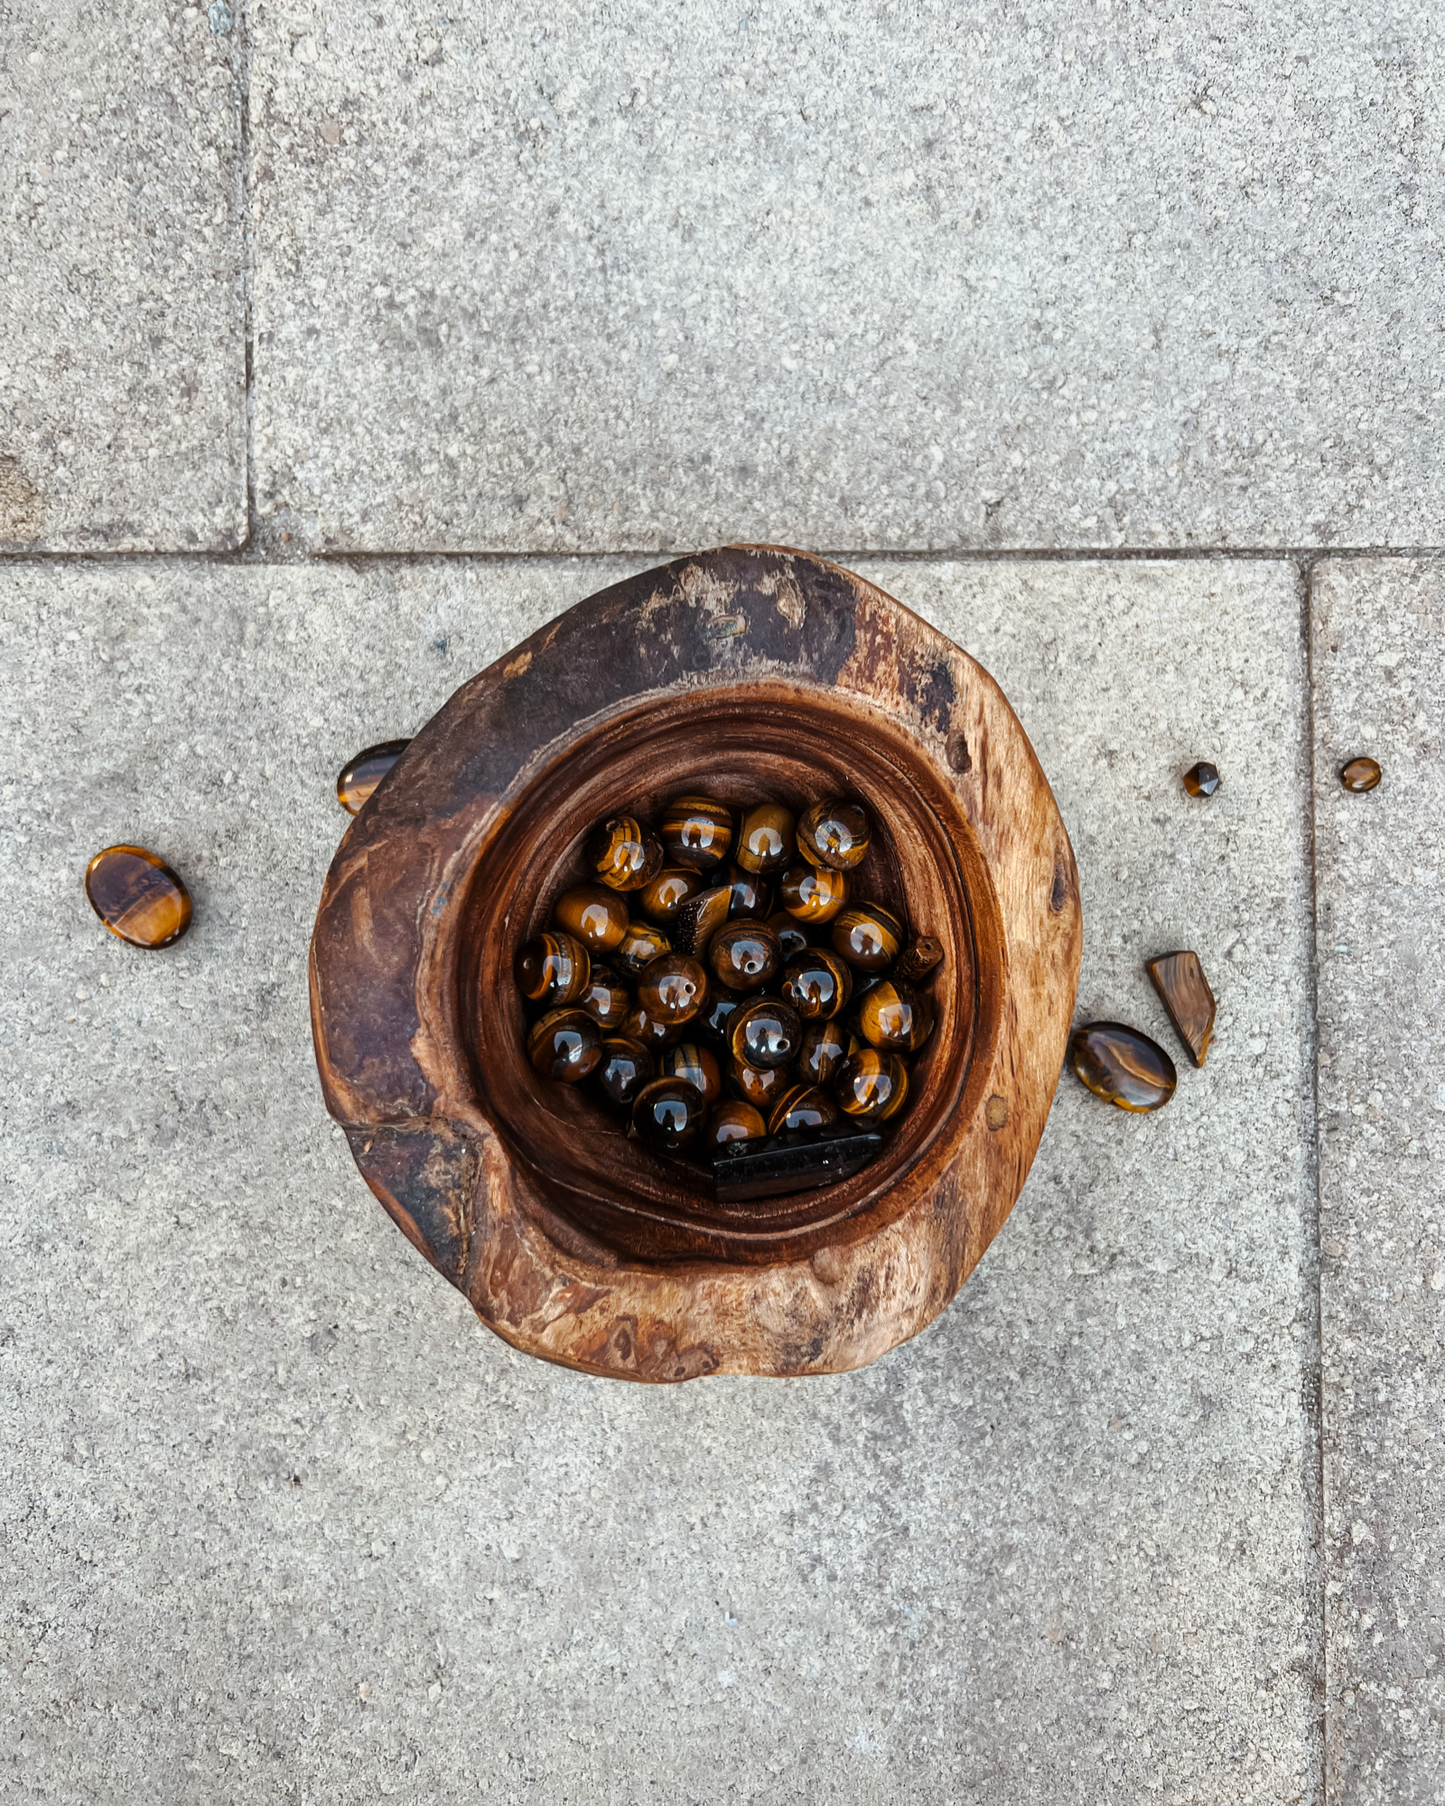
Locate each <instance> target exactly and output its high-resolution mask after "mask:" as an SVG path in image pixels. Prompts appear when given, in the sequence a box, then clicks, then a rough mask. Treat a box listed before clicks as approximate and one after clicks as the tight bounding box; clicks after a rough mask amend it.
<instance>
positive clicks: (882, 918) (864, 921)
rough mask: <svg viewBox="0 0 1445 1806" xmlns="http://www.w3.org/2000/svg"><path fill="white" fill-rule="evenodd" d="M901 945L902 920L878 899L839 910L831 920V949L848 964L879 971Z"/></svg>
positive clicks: (887, 964)
mask: <svg viewBox="0 0 1445 1806" xmlns="http://www.w3.org/2000/svg"><path fill="white" fill-rule="evenodd" d="M902 948H903V924H902V923H901V922H900V921H899V920H898V917H897V916H896V915H894V914H893V912H892V911H891V910H888V909H884V907H883V906H882V904H881V903H862V904H859V905H857V906H856V907H854V908H849V909H844V910H842V911H840V913H839V915H838V919H837V920H836V921H835V922H834V924H833V949H834V951H835V952H837V953H841V954H842V956H843V958H844V959H846V960H847V962H848V964H849V965H850V966H857V967H859V968H860V969H861V970H862V971H864V972H881V971H883V970H884V969H885V967H888V966H891V965H892V964H893V962H894V960H895V959H897V957H898V955H899V953H900V952H901V951H902Z"/></svg>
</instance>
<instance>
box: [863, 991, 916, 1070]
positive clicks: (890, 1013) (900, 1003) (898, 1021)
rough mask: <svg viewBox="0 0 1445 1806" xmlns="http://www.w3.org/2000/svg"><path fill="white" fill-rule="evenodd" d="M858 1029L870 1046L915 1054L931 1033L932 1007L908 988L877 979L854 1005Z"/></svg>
mask: <svg viewBox="0 0 1445 1806" xmlns="http://www.w3.org/2000/svg"><path fill="white" fill-rule="evenodd" d="M858 1030H859V1033H860V1034H861V1035H862V1037H863V1039H864V1040H865V1041H866V1042H867V1043H868V1044H869V1046H870V1047H887V1048H891V1049H892V1050H893V1052H894V1053H917V1052H918V1050H919V1048H920V1047H922V1045H923V1043H924V1042H925V1041H926V1040H927V1039H928V1037H929V1036H930V1035H931V1034H932V1033H933V1005H932V1004H931V1003H930V1002H929V1001H928V999H927V998H926V997H921V996H920V995H919V994H918V992H917V991H914V990H912V989H910V988H909V986H908V985H901V984H895V983H894V982H893V980H892V979H891V978H884V979H880V980H879V982H878V983H877V984H876V985H872V986H870V987H869V990H868V994H867V996H866V997H864V999H863V1001H862V1002H861V1003H860V1004H859V1005H858Z"/></svg>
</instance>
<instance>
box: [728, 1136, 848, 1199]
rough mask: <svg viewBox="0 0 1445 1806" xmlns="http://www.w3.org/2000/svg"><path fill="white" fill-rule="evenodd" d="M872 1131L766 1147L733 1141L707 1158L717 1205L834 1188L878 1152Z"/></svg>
mask: <svg viewBox="0 0 1445 1806" xmlns="http://www.w3.org/2000/svg"><path fill="white" fill-rule="evenodd" d="M882 1147H883V1137H882V1136H881V1135H880V1134H879V1133H878V1132H877V1130H876V1129H852V1128H849V1129H838V1130H834V1131H833V1132H831V1133H825V1134H822V1135H774V1136H773V1137H772V1138H771V1139H770V1140H768V1141H735V1142H733V1143H732V1144H731V1145H730V1146H728V1147H724V1148H719V1149H718V1151H717V1153H716V1154H715V1155H714V1156H713V1163H712V1176H713V1183H714V1185H715V1186H716V1187H717V1196H718V1202H719V1203H720V1204H741V1203H745V1202H746V1201H747V1200H748V1199H749V1198H776V1197H779V1196H781V1195H782V1194H783V1193H785V1192H790V1191H813V1190H816V1189H817V1187H818V1186H820V1185H836V1184H837V1183H838V1181H839V1180H840V1179H848V1178H851V1177H852V1175H853V1174H854V1173H856V1172H859V1171H861V1170H862V1168H863V1167H865V1166H867V1164H868V1162H869V1161H870V1160H872V1159H873V1157H874V1156H875V1155H876V1154H877V1153H879V1152H880V1150H881V1149H882Z"/></svg>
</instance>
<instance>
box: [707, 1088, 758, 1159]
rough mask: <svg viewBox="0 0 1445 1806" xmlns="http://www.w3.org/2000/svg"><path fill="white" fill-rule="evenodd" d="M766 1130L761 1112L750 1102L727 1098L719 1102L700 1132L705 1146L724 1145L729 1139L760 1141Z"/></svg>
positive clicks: (715, 1146)
mask: <svg viewBox="0 0 1445 1806" xmlns="http://www.w3.org/2000/svg"><path fill="white" fill-rule="evenodd" d="M767 1132H768V1125H767V1124H766V1123H765V1122H764V1121H763V1118H762V1113H761V1112H760V1111H758V1110H755V1109H754V1108H753V1106H752V1105H751V1104H745V1103H743V1102H741V1101H740V1100H738V1099H733V1098H729V1099H728V1101H727V1102H726V1103H725V1104H719V1105H717V1107H716V1108H715V1109H714V1110H713V1111H712V1113H711V1115H710V1116H709V1117H708V1119H707V1127H706V1128H705V1129H704V1130H703V1132H702V1145H703V1147H705V1148H721V1147H726V1146H727V1144H728V1143H729V1142H730V1141H761V1140H762V1138H763V1137H764V1136H765V1135H766V1134H767Z"/></svg>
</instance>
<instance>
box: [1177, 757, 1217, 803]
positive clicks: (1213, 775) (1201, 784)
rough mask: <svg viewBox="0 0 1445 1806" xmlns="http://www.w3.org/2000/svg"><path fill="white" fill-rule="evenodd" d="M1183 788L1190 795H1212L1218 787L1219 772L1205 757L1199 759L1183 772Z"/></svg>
mask: <svg viewBox="0 0 1445 1806" xmlns="http://www.w3.org/2000/svg"><path fill="white" fill-rule="evenodd" d="M1184 788H1185V789H1186V790H1187V791H1188V792H1189V794H1190V795H1191V796H1213V795H1214V793H1215V791H1216V790H1218V788H1219V773H1218V771H1217V770H1216V769H1215V768H1214V766H1212V765H1211V764H1210V763H1209V761H1208V760H1207V759H1201V760H1200V761H1199V763H1198V764H1197V765H1191V766H1190V767H1189V769H1188V771H1186V772H1185V774H1184Z"/></svg>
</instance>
